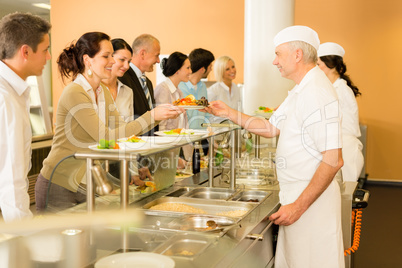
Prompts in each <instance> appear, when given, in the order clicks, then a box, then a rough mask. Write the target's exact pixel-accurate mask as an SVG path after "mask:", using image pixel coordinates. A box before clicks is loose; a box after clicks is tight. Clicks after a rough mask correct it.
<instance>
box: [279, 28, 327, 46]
mask: <svg viewBox="0 0 402 268" xmlns="http://www.w3.org/2000/svg"><path fill="white" fill-rule="evenodd" d="M291 41H303V42H306V43H307V44H310V45H312V46H313V47H314V48H315V49H317V50H318V47H319V45H320V39H319V38H318V34H317V33H316V32H315V31H314V30H313V29H311V28H309V27H307V26H301V25H296V26H290V27H287V28H285V29H283V30H282V31H280V32H279V33H277V34H276V36H275V38H274V44H275V47H277V46H279V45H281V44H283V43H287V42H291Z"/></svg>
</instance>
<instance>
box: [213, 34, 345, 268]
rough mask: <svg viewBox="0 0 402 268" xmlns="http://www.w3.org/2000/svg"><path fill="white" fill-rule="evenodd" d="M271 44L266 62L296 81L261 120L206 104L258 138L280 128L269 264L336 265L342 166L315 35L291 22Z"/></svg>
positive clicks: (335, 115)
mask: <svg viewBox="0 0 402 268" xmlns="http://www.w3.org/2000/svg"><path fill="white" fill-rule="evenodd" d="M274 43H275V47H276V48H275V54H276V57H275V59H274V62H273V64H274V65H276V66H277V67H278V69H279V71H280V73H281V75H282V76H283V77H285V78H288V79H291V80H293V81H294V82H295V83H296V86H295V87H294V88H293V89H292V90H291V91H290V92H289V95H288V97H287V98H286V99H285V101H284V102H283V103H282V104H281V105H280V106H279V108H278V110H277V111H276V112H275V113H274V114H273V115H272V117H271V118H270V120H269V121H267V120H265V119H261V118H255V117H251V116H248V115H245V114H242V113H240V112H238V111H236V110H234V109H232V108H230V107H229V106H227V105H226V104H224V103H223V102H221V101H216V102H211V103H210V105H211V107H210V108H206V110H207V111H208V112H211V113H213V114H214V115H217V116H221V117H226V118H228V119H230V120H232V121H233V122H235V123H236V124H239V125H241V126H242V127H245V128H246V129H247V130H249V131H251V132H253V133H256V134H258V135H261V136H264V137H275V136H278V135H279V134H280V137H279V141H278V147H277V151H276V167H277V175H278V181H279V185H280V193H279V197H280V203H281V207H280V209H279V210H278V211H277V212H276V213H273V214H272V215H271V216H270V217H269V219H270V220H271V221H273V222H274V223H275V224H278V225H280V227H279V236H278V244H277V250H276V255H275V267H277V268H284V267H333V268H342V267H344V265H345V261H344V257H343V241H342V228H341V215H340V214H341V200H340V189H339V185H338V183H337V182H336V181H335V180H334V177H335V174H336V173H337V172H338V170H339V169H340V168H341V167H342V165H343V159H342V141H341V126H340V120H341V119H340V114H339V110H338V99H337V96H336V93H335V91H334V88H333V86H332V84H331V82H330V81H329V80H328V79H327V78H326V76H325V74H324V73H323V72H322V71H321V70H320V69H319V68H318V67H317V65H316V63H317V49H318V46H319V44H320V41H319V39H318V35H317V33H316V32H315V31H313V30H312V29H310V28H308V27H306V26H291V27H288V28H285V29H284V30H282V31H280V32H279V33H278V34H277V35H276V36H275V38H274Z"/></svg>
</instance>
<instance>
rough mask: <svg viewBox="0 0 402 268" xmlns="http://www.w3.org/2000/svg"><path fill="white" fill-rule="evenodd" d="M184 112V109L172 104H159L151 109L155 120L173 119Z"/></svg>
mask: <svg viewBox="0 0 402 268" xmlns="http://www.w3.org/2000/svg"><path fill="white" fill-rule="evenodd" d="M182 113H184V109H183V108H180V107H178V106H174V105H172V104H161V105H158V106H156V107H155V108H154V109H152V110H151V115H152V116H153V118H154V119H155V120H156V121H162V120H167V119H175V118H177V117H178V116H179V115H181V114H182Z"/></svg>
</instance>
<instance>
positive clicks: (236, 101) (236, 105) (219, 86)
mask: <svg viewBox="0 0 402 268" xmlns="http://www.w3.org/2000/svg"><path fill="white" fill-rule="evenodd" d="M207 91H208V101H209V102H211V101H216V100H221V101H223V102H224V103H226V104H227V105H228V106H229V107H230V108H233V109H235V110H238V111H240V112H242V111H243V107H242V102H241V97H242V95H241V94H242V93H241V90H240V88H239V87H238V86H237V85H236V84H235V83H232V89H231V91H230V93H229V87H228V86H227V85H226V84H225V83H224V82H216V83H215V84H213V85H212V86H210V87H209V88H208V89H207ZM225 119H226V118H222V117H217V116H214V117H212V119H211V121H212V122H221V121H223V120H225Z"/></svg>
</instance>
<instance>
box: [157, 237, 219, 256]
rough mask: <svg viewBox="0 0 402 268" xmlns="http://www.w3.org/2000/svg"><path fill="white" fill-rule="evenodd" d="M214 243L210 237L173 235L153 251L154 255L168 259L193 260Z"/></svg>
mask: <svg viewBox="0 0 402 268" xmlns="http://www.w3.org/2000/svg"><path fill="white" fill-rule="evenodd" d="M213 241H214V239H213V238H212V237H205V236H198V235H194V234H183V235H175V236H173V237H171V238H170V239H169V240H167V241H166V242H165V243H163V244H162V245H161V246H159V247H158V248H156V249H155V251H154V252H155V253H159V254H163V255H165V256H170V257H178V258H186V259H193V258H195V257H197V256H198V255H200V254H201V253H202V252H204V251H205V250H206V249H207V248H208V246H209V245H211V243H212V242H213Z"/></svg>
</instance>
